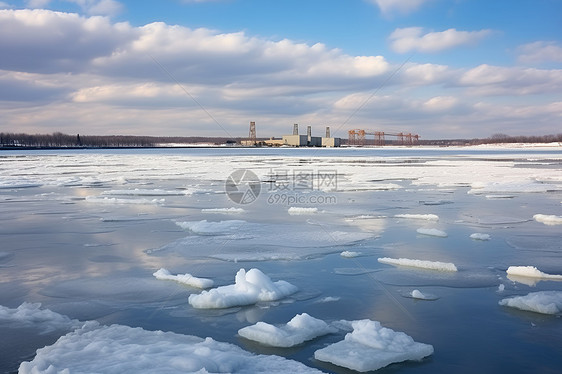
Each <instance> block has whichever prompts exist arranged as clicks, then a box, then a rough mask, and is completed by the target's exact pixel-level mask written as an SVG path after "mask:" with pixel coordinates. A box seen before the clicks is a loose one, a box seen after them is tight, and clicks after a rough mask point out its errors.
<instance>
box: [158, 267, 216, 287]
mask: <svg viewBox="0 0 562 374" xmlns="http://www.w3.org/2000/svg"><path fill="white" fill-rule="evenodd" d="M152 275H154V277H156V279H161V280H173V281H176V282H179V283H182V284H186V285H188V286H191V287H197V288H209V287H213V284H214V282H213V280H212V279H206V278H197V277H194V276H193V275H191V274H187V273H186V274H177V275H173V274H171V273H170V272H169V271H168V270H167V269H164V268H161V269H160V270H158V271H156V272H155V273H154V274H152Z"/></svg>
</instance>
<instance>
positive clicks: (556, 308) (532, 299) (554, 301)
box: [499, 291, 562, 314]
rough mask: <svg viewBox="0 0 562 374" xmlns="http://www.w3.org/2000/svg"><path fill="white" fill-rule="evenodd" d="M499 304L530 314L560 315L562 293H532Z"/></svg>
mask: <svg viewBox="0 0 562 374" xmlns="http://www.w3.org/2000/svg"><path fill="white" fill-rule="evenodd" d="M499 304H500V305H503V306H508V307H511V308H516V309H520V310H526V311H529V312H536V313H542V314H559V313H561V312H562V291H539V292H531V293H529V294H527V295H525V296H514V297H509V298H506V299H503V300H500V301H499Z"/></svg>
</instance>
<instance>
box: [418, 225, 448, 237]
mask: <svg viewBox="0 0 562 374" xmlns="http://www.w3.org/2000/svg"><path fill="white" fill-rule="evenodd" d="M416 231H417V233H418V234H422V235H427V236H436V237H439V238H446V237H447V236H448V235H447V233H446V232H445V231H441V230H438V229H425V228H423V227H422V228H419V229H417V230H416Z"/></svg>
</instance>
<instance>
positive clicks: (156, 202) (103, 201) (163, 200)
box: [86, 196, 166, 205]
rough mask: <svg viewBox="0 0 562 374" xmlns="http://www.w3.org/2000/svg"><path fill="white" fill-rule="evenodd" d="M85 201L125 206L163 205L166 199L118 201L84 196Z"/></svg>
mask: <svg viewBox="0 0 562 374" xmlns="http://www.w3.org/2000/svg"><path fill="white" fill-rule="evenodd" d="M86 201H87V202H89V203H92V204H111V205H125V204H133V205H134V204H138V205H144V204H163V203H165V202H166V199H144V198H133V199H119V198H116V197H102V196H86Z"/></svg>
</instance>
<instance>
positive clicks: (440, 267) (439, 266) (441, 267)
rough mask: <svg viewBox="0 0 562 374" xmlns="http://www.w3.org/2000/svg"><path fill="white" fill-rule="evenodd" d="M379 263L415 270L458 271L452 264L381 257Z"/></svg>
mask: <svg viewBox="0 0 562 374" xmlns="http://www.w3.org/2000/svg"><path fill="white" fill-rule="evenodd" d="M378 261H379V262H380V263H382V264H389V265H398V266H406V267H414V268H421V269H428V270H437V271H458V269H457V267H456V266H455V264H453V263H450V262H440V261H425V260H412V259H408V258H389V257H381V258H379V259H378Z"/></svg>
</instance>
